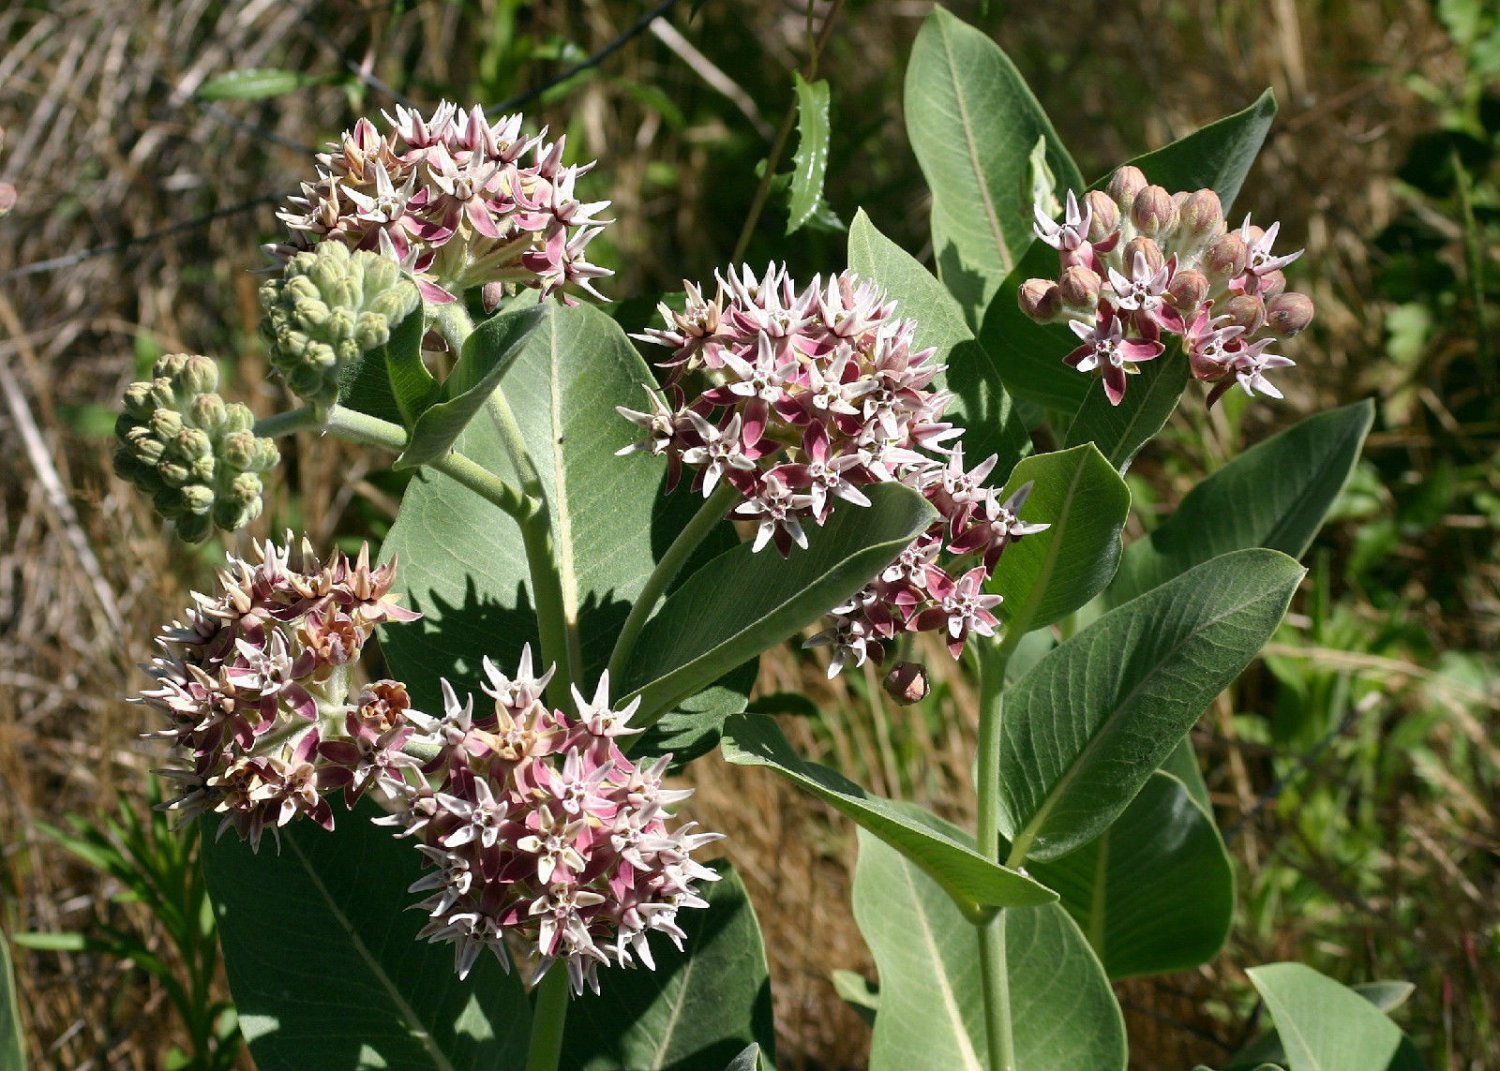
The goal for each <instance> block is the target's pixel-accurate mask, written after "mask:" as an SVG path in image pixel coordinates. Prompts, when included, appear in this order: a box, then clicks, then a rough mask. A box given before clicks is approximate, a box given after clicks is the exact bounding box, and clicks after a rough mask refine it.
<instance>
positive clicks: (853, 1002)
mask: <svg viewBox="0 0 1500 1071" xmlns="http://www.w3.org/2000/svg"><path fill="white" fill-rule="evenodd" d="M833 991H834V992H835V993H837V994H838V995H839V999H840V1000H842V1001H843V1002H844V1003H845V1004H847V1005H849V1007H850V1008H852V1009H853V1010H854V1014H855V1015H858V1016H859V1017H860V1018H861V1019H863V1020H864V1021H865V1022H866V1023H868V1024H870V1025H871V1026H873V1025H874V1024H875V1016H876V1014H877V1013H878V1012H879V1011H880V990H879V989H878V988H876V987H875V986H873V985H871V984H870V981H869V979H868V978H866V977H865V976H864V975H862V974H855V973H854V972H853V971H846V970H835V971H834V972H833Z"/></svg>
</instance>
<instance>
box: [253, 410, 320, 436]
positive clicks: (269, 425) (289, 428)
mask: <svg viewBox="0 0 1500 1071" xmlns="http://www.w3.org/2000/svg"><path fill="white" fill-rule="evenodd" d="M322 423H323V422H322V421H321V420H319V419H318V418H317V415H316V414H315V413H314V412H313V410H312V406H310V405H304V406H303V407H302V408H301V409H293V410H292V411H291V412H289V413H272V414H271V415H270V416H268V417H262V418H261V419H260V420H257V421H256V422H255V428H254V431H255V434H256V435H262V436H264V437H265V438H267V439H279V438H281V437H282V436H283V435H291V434H293V433H295V432H299V431H305V430H306V429H308V428H316V427H318V426H320V425H321V424H322Z"/></svg>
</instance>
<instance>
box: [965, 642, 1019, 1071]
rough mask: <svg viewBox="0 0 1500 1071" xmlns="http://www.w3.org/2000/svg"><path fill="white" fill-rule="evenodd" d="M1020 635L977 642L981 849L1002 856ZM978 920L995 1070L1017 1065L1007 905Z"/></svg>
mask: <svg viewBox="0 0 1500 1071" xmlns="http://www.w3.org/2000/svg"><path fill="white" fill-rule="evenodd" d="M1018 642H1020V640H1019V637H1017V639H1016V640H1015V642H1012V641H1011V637H1010V635H1009V634H1007V635H1006V637H1005V639H1004V641H1002V642H1001V643H1000V644H998V645H995V646H993V647H990V646H977V647H976V648H975V654H976V657H977V659H978V662H979V773H978V779H979V784H978V786H977V788H978V795H979V841H978V847H979V852H980V854H981V855H983V856H984V857H985V858H987V859H994V860H995V861H997V862H998V861H999V859H1000V727H1001V719H1002V715H1003V713H1004V709H1005V667H1006V665H1007V664H1008V663H1009V662H1010V656H1011V652H1012V651H1013V650H1014V649H1015V643H1018ZM971 921H974V929H975V937H976V938H977V939H978V941H979V965H980V983H981V985H982V986H983V994H984V1029H985V1035H986V1036H987V1037H988V1039H989V1047H990V1071H1015V1066H1016V1060H1015V1051H1014V1041H1013V1038H1012V1036H1011V1022H1010V976H1009V974H1008V973H1007V971H1006V966H1005V911H1004V910H1001V911H997V912H995V913H994V915H992V916H990V917H989V918H986V919H983V920H971Z"/></svg>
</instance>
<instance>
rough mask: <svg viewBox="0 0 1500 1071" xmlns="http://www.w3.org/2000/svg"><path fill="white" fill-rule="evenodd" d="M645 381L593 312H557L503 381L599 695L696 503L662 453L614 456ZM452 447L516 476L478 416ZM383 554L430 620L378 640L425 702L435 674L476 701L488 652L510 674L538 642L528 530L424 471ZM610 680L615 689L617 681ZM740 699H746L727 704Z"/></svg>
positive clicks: (631, 352)
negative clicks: (640, 601)
mask: <svg viewBox="0 0 1500 1071" xmlns="http://www.w3.org/2000/svg"><path fill="white" fill-rule="evenodd" d="M648 382H652V379H651V373H650V370H649V369H648V368H647V367H646V364H645V362H644V361H642V360H641V358H640V356H639V355H638V354H637V353H636V351H635V348H634V347H633V346H631V344H630V341H629V340H628V339H627V338H626V337H625V335H624V332H622V331H621V330H620V329H619V327H618V326H617V325H615V324H614V322H613V321H611V320H610V319H609V318H608V317H607V316H605V315H604V313H602V312H600V311H598V310H597V309H594V308H591V307H589V306H577V307H574V308H559V309H556V310H554V311H552V312H551V313H549V314H547V315H546V316H545V318H544V320H543V322H542V324H541V325H540V326H539V327H538V328H537V329H536V330H535V331H534V332H532V334H531V335H530V336H529V337H528V339H527V341H526V343H525V345H524V347H523V348H522V352H521V353H520V354H519V355H518V356H516V357H515V358H514V359H513V360H512V361H511V363H510V366H509V368H508V370H507V371H506V373H505V376H504V379H503V381H502V388H503V390H504V392H505V395H506V397H507V398H508V399H509V402H510V406H511V408H512V411H513V412H514V413H515V416H516V420H517V422H518V423H519V425H520V428H521V432H522V434H523V436H524V437H525V440H526V443H527V448H528V452H529V454H530V455H531V457H532V458H533V460H534V462H535V464H536V467H537V470H538V473H539V475H540V478H541V481H542V484H543V487H544V490H545V492H546V497H547V502H548V508H549V510H550V512H551V516H552V534H553V538H554V541H555V549H556V553H557V555H558V559H559V561H560V563H561V565H562V580H563V596H564V602H565V605H566V608H567V611H568V613H569V615H570V616H571V617H572V618H573V619H574V620H575V621H576V622H577V625H578V633H579V638H580V646H581V650H582V654H583V664H584V678H585V679H584V680H583V681H580V682H579V684H580V687H581V688H584V689H585V690H586V691H587V692H588V693H589V694H592V690H593V685H594V681H595V680H597V678H598V675H599V673H600V672H601V671H602V670H603V669H604V667H605V665H607V664H608V661H609V654H610V650H611V648H612V647H613V645H614V639H615V636H616V635H617V634H618V632H619V630H620V626H621V625H622V624H623V623H624V621H625V616H626V614H627V613H628V611H629V607H630V603H631V601H632V600H634V599H635V597H636V595H637V593H638V592H639V591H640V590H641V587H642V585H643V584H644V583H645V580H646V577H647V576H649V575H650V573H651V570H652V568H653V567H654V565H655V564H656V562H657V560H659V558H660V557H661V555H662V554H663V553H665V551H666V548H667V547H668V546H669V545H670V544H671V542H672V539H673V537H675V536H676V534H677V533H678V532H679V531H680V530H681V529H682V527H683V526H684V525H686V524H687V522H688V520H689V519H690V518H691V517H692V515H693V514H694V512H696V510H697V509H698V505H699V503H698V501H695V500H694V497H693V496H692V495H689V494H685V493H679V494H676V495H669V496H666V495H663V494H662V493H661V487H662V483H663V481H664V479H665V473H666V463H665V460H664V459H661V458H653V457H650V456H649V455H646V454H634V455H631V456H628V457H616V456H615V451H616V450H618V449H620V448H621V447H623V446H625V445H627V444H629V443H631V442H632V441H634V440H635V438H636V430H637V429H636V428H635V426H634V425H632V424H631V423H629V422H628V421H626V420H625V419H624V418H622V417H621V416H620V415H619V414H618V413H617V412H615V406H616V405H617V404H626V405H639V404H640V401H639V400H640V398H641V396H642V394H643V384H645V383H648ZM456 445H457V446H458V448H459V449H461V450H462V451H463V452H464V453H465V454H466V455H467V456H469V457H471V458H473V459H474V460H475V461H477V462H478V463H479V464H481V465H484V466H485V467H487V468H489V469H491V470H492V471H495V472H497V473H499V474H500V475H501V476H503V477H504V478H506V479H507V480H511V481H517V477H516V474H515V470H514V468H513V467H512V465H511V462H510V459H509V458H508V457H507V455H506V451H505V449H504V447H503V446H502V444H501V442H500V440H499V438H498V437H497V435H496V433H495V430H494V428H493V426H492V423H491V421H489V420H486V419H480V420H474V421H471V422H470V423H469V426H468V427H467V428H466V429H464V432H463V434H462V435H460V436H459V439H458V442H457V444H456ZM713 539H714V540H716V541H717V542H715V543H713V544H712V545H711V546H710V548H709V549H715V548H717V547H722V546H724V545H726V544H728V545H733V544H734V543H735V542H737V540H736V538H735V536H734V533H733V530H732V528H731V527H730V526H729V525H728V524H725V525H723V526H721V528H720V529H719V530H718V532H717V533H716V535H715V536H714V537H713ZM381 552H382V556H383V557H384V558H386V559H389V558H390V557H392V556H393V555H394V556H397V557H398V558H399V560H400V567H399V569H398V571H397V578H396V584H397V587H398V589H399V590H400V591H401V592H402V598H403V603H404V605H406V606H410V607H412V608H413V609H416V610H419V611H421V612H422V614H423V617H422V619H421V620H420V621H417V622H413V623H411V624H403V625H397V626H392V627H390V628H387V629H384V630H383V631H382V636H381V648H382V650H383V651H384V653H385V655H386V658H387V659H388V661H389V662H390V666H391V670H392V673H393V674H394V675H395V676H397V677H399V678H401V679H402V680H405V681H407V682H408V683H409V685H410V687H411V689H412V695H413V700H414V702H415V704H416V705H417V706H418V707H419V708H420V709H424V710H429V711H431V710H437V709H441V706H440V704H441V697H440V694H439V692H438V688H437V682H438V678H439V677H440V676H441V677H447V678H448V679H449V680H450V681H452V682H453V684H454V686H455V688H457V690H458V691H459V693H460V694H463V693H464V692H465V691H472V692H477V690H478V683H479V680H480V675H481V674H480V659H481V658H482V657H484V656H486V655H487V656H489V657H490V658H492V659H494V660H495V662H496V663H497V664H498V665H499V666H500V667H501V668H502V669H507V668H509V669H513V668H514V667H515V665H516V663H517V661H518V659H519V657H520V652H521V645H522V644H524V643H527V642H530V643H531V644H532V645H533V648H535V644H536V635H537V634H536V621H535V617H534V614H533V612H532V595H531V585H530V574H529V572H528V570H527V566H526V555H525V552H524V549H523V547H522V544H521V538H520V532H519V529H518V528H517V526H516V525H515V523H514V522H513V521H512V520H511V518H510V517H508V516H506V515H505V514H503V513H501V512H500V510H499V509H497V508H496V507H494V506H492V505H491V504H490V503H488V502H486V501H485V500H483V499H482V498H480V497H479V496H478V495H476V494H475V493H474V492H472V491H469V490H468V489H466V488H464V487H462V486H460V485H459V484H457V483H454V482H453V481H452V480H450V479H448V478H447V477H446V476H443V475H441V474H439V473H435V472H433V471H431V470H430V469H422V470H419V471H418V472H417V474H416V475H415V476H414V477H413V479H412V481H411V483H410V485H409V486H408V488H407V491H406V495H405V497H404V498H403V500H402V504H401V512H400V514H399V515H398V517H397V520H396V523H395V525H394V526H392V528H391V532H390V535H389V536H388V537H387V539H386V541H385V545H384V546H383V547H382V548H381ZM747 657H748V656H747ZM742 660H743V659H742ZM726 668H728V667H726ZM715 676H718V674H715ZM713 679H714V678H713V677H710V678H708V679H707V680H705V681H704V682H703V683H704V685H707V684H709V683H711V682H712V680H713ZM614 683H615V684H616V685H617V687H616V688H614V689H613V690H614V691H615V692H616V693H619V692H621V689H620V688H619V687H618V685H619V684H620V683H622V682H618V681H617V682H614ZM743 704H744V697H743V696H740V697H738V698H737V699H736V700H734V703H733V704H732V705H734V706H735V707H736V708H737V709H743Z"/></svg>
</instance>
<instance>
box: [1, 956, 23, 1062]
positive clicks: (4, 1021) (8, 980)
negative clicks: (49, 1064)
mask: <svg viewBox="0 0 1500 1071" xmlns="http://www.w3.org/2000/svg"><path fill="white" fill-rule="evenodd" d="M0 1071H26V1050H25V1049H24V1048H23V1047H22V1044H21V1008H20V1005H19V1004H17V1003H16V976H15V973H14V972H13V971H12V970H11V966H10V949H9V948H8V947H7V945H6V942H5V936H4V935H3V934H0Z"/></svg>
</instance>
